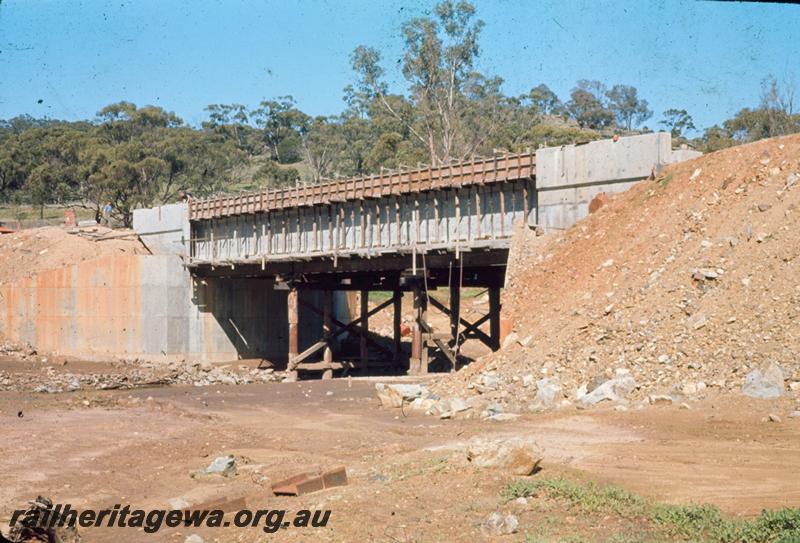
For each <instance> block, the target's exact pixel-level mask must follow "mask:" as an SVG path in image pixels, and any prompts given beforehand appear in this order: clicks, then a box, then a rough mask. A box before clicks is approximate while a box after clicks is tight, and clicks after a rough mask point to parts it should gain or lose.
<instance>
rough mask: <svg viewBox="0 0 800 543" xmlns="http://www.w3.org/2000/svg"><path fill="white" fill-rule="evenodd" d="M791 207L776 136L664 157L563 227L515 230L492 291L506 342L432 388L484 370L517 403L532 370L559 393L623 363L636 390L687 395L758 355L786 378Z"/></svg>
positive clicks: (793, 280) (793, 145)
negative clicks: (511, 331)
mask: <svg viewBox="0 0 800 543" xmlns="http://www.w3.org/2000/svg"><path fill="white" fill-rule="evenodd" d="M799 206H800V136H789V137H783V138H776V139H770V140H765V141H761V142H757V143H754V144H750V145H743V146H739V147H734V148H730V149H726V150H724V151H720V152H717V153H713V154H709V155H706V156H703V157H699V158H697V159H694V160H691V161H688V162H685V163H681V164H677V165H674V166H672V167H669V168H667V169H666V170H665V171H664V172H663V173H662V174H661V175H659V176H658V177H657V178H656V179H655V180H653V181H645V182H642V183H640V184H639V185H637V186H635V187H634V188H633V189H631V190H630V191H628V192H626V193H624V194H621V195H619V196H617V197H616V198H613V199H612V200H611V202H610V203H609V204H608V205H606V206H604V207H603V208H601V209H600V210H599V211H598V212H597V213H595V214H593V215H591V216H589V217H588V218H587V219H585V220H583V221H581V222H579V223H578V224H576V225H575V226H574V227H573V228H571V229H570V230H568V231H566V232H563V233H559V234H554V235H552V236H550V235H548V236H544V237H540V238H536V237H535V235H534V234H533V233H532V232H530V231H525V232H521V233H520V237H519V239H517V240H516V243H515V247H514V249H513V252H514V253H515V254H513V256H512V259H511V262H510V267H509V281H508V285H507V286H508V288H507V289H506V292H505V299H504V312H505V313H506V315H507V316H508V317H509V318H511V319H513V321H514V323H515V325H514V326H515V333H516V337H517V341H514V342H513V343H511V344H510V345H507V347H506V348H505V349H503V350H502V351H501V352H499V353H496V354H495V355H493V356H491V357H487V358H485V359H483V360H482V361H479V362H478V363H477V364H473V365H472V366H470V367H468V368H467V369H466V370H465V371H463V372H459V373H458V374H456V375H455V376H453V377H452V378H450V379H448V380H446V381H445V382H443V383H441V384H440V385H439V390H440V392H445V393H455V394H459V393H461V394H464V393H466V394H469V393H471V391H472V389H471V388H469V390H468V383H470V382H474V381H475V380H476V378H478V377H479V376H480V375H484V374H485V373H487V372H494V374H495V375H494V376H496V377H498V378H499V379H500V381H501V382H502V383H503V385H502V386H500V387H499V390H500V393H499V394H498V397H499V399H500V400H502V399H503V398H509V397H510V398H513V399H514V401H517V402H520V403H523V404H524V402H526V401H530V400H532V398H533V394H535V390H536V386H535V385H534V386H531V383H535V380H538V379H541V378H543V377H553V376H555V377H557V378H558V380H559V381H560V382H561V383H562V384H563V393H564V396H565V397H567V398H568V397H571V396H573V395H574V392H575V390H576V389H578V388H579V387H581V386H582V385H588V387H589V389H590V390H591V388H592V386H593V384H595V385H596V383H598V382H602V381H603V380H604V379H608V378H609V377H611V376H612V375H613V374H614V371H615V370H616V369H617V368H625V369H627V370H629V371H630V374H631V375H632V376H633V377H634V378H635V379H636V382H637V384H638V385H639V387H640V389H639V390H640V393H641V392H646V393H678V394H684V395H686V396H692V395H693V394H697V393H701V392H702V391H703V390H704V389H705V388H706V387H718V388H719V389H721V390H726V391H730V390H737V391H738V390H739V389H740V387H741V385H742V382H743V379H744V376H745V375H746V374H747V373H748V372H750V371H751V370H752V369H754V368H763V367H764V366H766V365H768V364H770V363H772V362H777V363H778V364H779V365H780V366H781V368H782V369H783V372H784V375H785V377H786V380H787V383H788V387H787V388H788V389H795V390H796V389H798V388H800V383H798V381H800V357H798V352H800V332H798V322H799V321H800V286H799V285H800V283H798V277H800V228H799V227H800V220H798V218H799V217H800V207H799ZM531 378H533V381H532V379H531Z"/></svg>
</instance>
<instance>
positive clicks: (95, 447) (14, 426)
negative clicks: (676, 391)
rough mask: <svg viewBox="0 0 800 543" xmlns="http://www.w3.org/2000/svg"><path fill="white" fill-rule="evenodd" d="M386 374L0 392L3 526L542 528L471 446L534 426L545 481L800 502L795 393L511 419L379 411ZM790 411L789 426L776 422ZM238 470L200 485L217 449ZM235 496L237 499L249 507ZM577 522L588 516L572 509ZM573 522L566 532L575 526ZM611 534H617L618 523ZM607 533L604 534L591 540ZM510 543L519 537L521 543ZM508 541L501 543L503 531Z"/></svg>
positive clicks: (756, 502) (376, 531)
mask: <svg viewBox="0 0 800 543" xmlns="http://www.w3.org/2000/svg"><path fill="white" fill-rule="evenodd" d="M375 382H376V379H374V378H364V379H355V378H354V379H352V380H350V379H335V380H331V381H308V382H299V383H267V384H253V385H242V386H219V387H191V386H171V387H160V388H144V389H136V390H112V391H79V392H72V393H61V394H32V393H30V392H17V391H5V392H2V393H0V428H2V438H3V439H2V444H0V476H1V477H2V478H1V479H0V480H2V481H3V484H2V485H0V521H2V523H3V524H2V525H3V526H7V525H8V520H9V516H10V513H11V511H12V510H13V509H16V508H20V507H22V506H24V505H25V502H26V501H28V500H30V499H33V498H35V497H36V496H37V495H43V496H47V497H50V498H51V499H52V500H53V501H55V502H60V503H70V504H72V506H73V507H74V508H94V509H101V508H106V507H108V508H110V507H113V505H114V504H116V503H121V504H131V505H132V506H134V507H140V508H143V509H156V508H167V509H168V508H170V502H169V500H171V499H174V498H181V499H182V500H183V501H184V502H185V503H187V504H190V507H191V508H202V507H203V506H204V505H209V504H223V506H224V505H225V504H228V505H230V506H232V507H233V506H235V507H237V508H238V505H237V502H236V500H238V499H240V498H243V499H244V503H245V504H246V507H247V508H250V509H267V508H268V509H288V510H290V511H296V510H298V509H303V508H310V509H330V510H331V511H332V513H331V518H330V522H329V524H328V526H326V527H325V528H315V529H311V528H307V529H300V528H288V529H285V530H280V531H279V532H277V533H275V534H265V533H264V532H263V531H262V530H261V528H260V527H258V528H252V527H251V528H232V527H229V528H217V529H214V528H200V529H191V530H187V529H185V528H181V529H162V530H161V531H159V532H158V533H156V534H152V535H149V534H144V533H142V532H141V531H140V530H137V529H134V528H126V529H122V528H117V529H110V528H86V529H82V530H81V534H82V535H83V537H84V541H99V542H101V543H102V542H111V541H114V542H118V541H178V542H182V541H183V540H184V539H185V538H186V536H187V535H189V534H190V533H196V534H199V535H201V536H202V537H203V538H204V539H205V541H207V542H208V541H220V542H228V541H244V542H249V541H317V540H322V541H475V540H482V539H483V536H482V535H481V531H480V523H481V522H482V521H483V520H484V519H485V518H486V517H487V515H488V514H490V513H491V512H494V511H500V512H503V513H508V512H511V513H513V514H515V515H517V516H518V517H519V519H520V529H519V532H520V533H518V534H516V535H515V536H510V537H511V538H510V539H508V538H507V539H508V540H514V541H516V540H521V538H522V534H524V533H525V532H526V530H528V529H530V528H531V527H532V525H533V524H535V523H536V521H537V520H536V514H535V511H533V508H532V507H531V506H524V505H520V504H517V503H515V502H508V503H506V502H505V500H503V499H502V498H501V496H500V492H501V490H502V488H503V487H504V485H505V484H506V483H507V482H508V481H509V480H511V479H512V478H513V477H512V476H510V475H508V474H505V473H502V472H496V471H489V470H479V469H476V468H474V467H473V466H471V465H469V464H468V463H467V462H466V460H465V455H464V445H465V443H466V442H467V441H468V440H469V439H471V438H473V437H475V436H479V435H485V436H497V437H503V436H511V435H531V436H535V438H536V440H537V442H538V443H539V445H540V446H541V447H542V448H543V450H544V461H543V471H542V472H541V473H540V475H541V474H550V475H552V474H564V473H568V474H569V475H570V476H571V477H577V478H580V479H588V480H593V481H598V482H608V483H613V484H616V485H620V486H622V487H624V488H626V489H629V490H632V491H636V492H638V493H641V494H643V495H644V496H648V497H652V498H655V499H659V500H662V501H666V502H672V503H693V502H694V503H700V502H710V503H713V504H716V505H718V506H719V507H720V508H722V509H723V511H725V512H728V513H732V514H735V515H753V514H757V513H758V512H759V511H760V510H761V509H763V508H772V509H774V508H780V507H784V506H794V507H796V506H797V505H798V503H800V484H798V483H800V478H799V477H798V475H797V474H798V473H800V419H791V418H787V417H786V416H785V414H786V413H787V412H788V411H790V410H792V409H796V406H794V405H793V404H792V401H791V400H782V401H777V402H763V401H761V402H759V401H756V400H750V399H747V398H745V397H737V398H731V397H725V398H721V397H713V396H710V397H707V398H706V399H705V400H703V401H701V402H698V403H696V404H694V405H693V408H692V409H689V410H685V409H679V408H678V407H677V406H664V407H660V406H652V407H650V408H646V409H642V410H634V409H631V410H629V411H624V412H621V411H615V410H613V409H600V408H598V409H593V410H588V411H578V410H574V409H570V410H566V411H560V412H551V413H547V414H538V415H525V416H523V417H521V418H519V419H516V420H513V421H509V422H487V421H478V420H440V419H438V418H434V417H430V416H424V415H417V414H415V415H413V416H405V415H404V414H403V413H402V412H401V411H400V410H383V409H381V407H380V403H379V402H378V400H377V399H376V397H375V394H374V385H375ZM769 413H780V414H781V419H782V421H781V422H768V421H765V420H764V419H765V418H766V417H767V416H768V415H769ZM228 454H231V455H234V456H235V457H236V460H237V465H238V471H237V474H236V476H234V477H221V476H215V477H205V478H193V477H192V476H191V474H192V473H193V472H196V471H197V470H200V469H202V468H204V467H205V466H207V465H208V464H209V463H210V462H211V460H213V459H214V458H215V457H217V456H221V455H228ZM338 465H344V466H346V468H347V473H348V476H349V479H350V484H349V485H348V486H345V487H339V488H334V489H329V490H324V491H322V492H318V493H314V494H309V495H306V496H301V497H276V496H274V495H273V494H272V492H271V489H270V484H271V482H274V481H276V480H279V479H280V478H282V477H284V476H289V475H292V474H295V473H297V472H302V471H304V470H306V469H309V468H312V469H313V468H329V467H334V466H338ZM238 503H239V504H241V502H238ZM564 518H565V523H566V524H565V526H572V527H573V528H574V527H575V526H578V527H580V524H581V519H580V518H575V517H574V515H572V516H571V515H570V513H569V512H568V511H566V512H565V517H564ZM570 529H572V528H570ZM609 529H611V528H609ZM593 533H595V532H593ZM514 538H516V539H514ZM504 540H505V539H504Z"/></svg>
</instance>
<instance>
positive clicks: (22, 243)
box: [0, 226, 149, 283]
mask: <svg viewBox="0 0 800 543" xmlns="http://www.w3.org/2000/svg"><path fill="white" fill-rule="evenodd" d="M114 254H149V251H148V250H147V249H146V248H145V246H144V245H143V244H142V242H141V241H139V240H138V238H136V234H135V233H134V232H133V231H131V230H110V229H108V228H103V227H101V226H97V227H92V228H88V229H87V228H84V229H77V228H76V229H72V230H65V229H64V228H60V227H57V226H47V227H43V228H33V229H30V230H21V231H19V232H15V233H13V234H3V235H1V236H0V283H11V282H13V281H16V280H17V279H21V278H23V277H30V276H31V275H34V274H36V273H37V272H41V271H45V270H52V269H55V268H61V267H64V266H71V265H73V264H77V263H78V262H83V261H84V260H89V259H92V258H97V257H101V256H109V255H114Z"/></svg>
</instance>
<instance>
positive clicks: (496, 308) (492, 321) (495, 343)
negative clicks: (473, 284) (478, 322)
mask: <svg viewBox="0 0 800 543" xmlns="http://www.w3.org/2000/svg"><path fill="white" fill-rule="evenodd" d="M500 333H501V330H500V287H489V337H490V338H491V344H490V345H489V347H490V348H491V349H492V350H493V351H497V350H499V349H500V339H501V338H500Z"/></svg>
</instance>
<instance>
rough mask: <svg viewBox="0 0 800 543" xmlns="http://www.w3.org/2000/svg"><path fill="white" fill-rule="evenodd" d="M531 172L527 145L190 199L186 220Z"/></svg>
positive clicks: (521, 176) (513, 177) (490, 180)
mask: <svg viewBox="0 0 800 543" xmlns="http://www.w3.org/2000/svg"><path fill="white" fill-rule="evenodd" d="M535 173H536V152H535V151H531V150H530V149H528V150H526V151H525V152H523V153H514V154H506V155H500V156H494V157H491V158H478V159H473V160H469V161H466V162H459V163H455V164H447V165H440V166H427V167H418V168H414V169H407V170H403V169H400V170H392V171H382V172H381V173H380V174H374V175H368V176H362V177H353V178H347V179H341V180H336V181H326V182H323V183H319V184H316V185H303V186H297V187H291V188H285V189H278V190H265V191H260V192H250V193H246V194H241V195H238V196H222V197H217V198H207V199H203V200H190V201H189V219H190V220H192V221H198V220H204V219H214V218H219V217H228V216H233V215H243V214H248V213H259V212H266V211H273V210H280V209H286V208H293V207H306V206H314V205H321V204H329V203H338V202H346V201H348V200H363V199H366V198H381V197H384V196H393V195H399V194H408V193H414V192H423V191H431V190H439V189H444V188H451V187H463V186H469V185H488V184H493V183H502V182H505V181H512V180H518V179H528V178H532V177H533V176H534V175H535Z"/></svg>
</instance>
